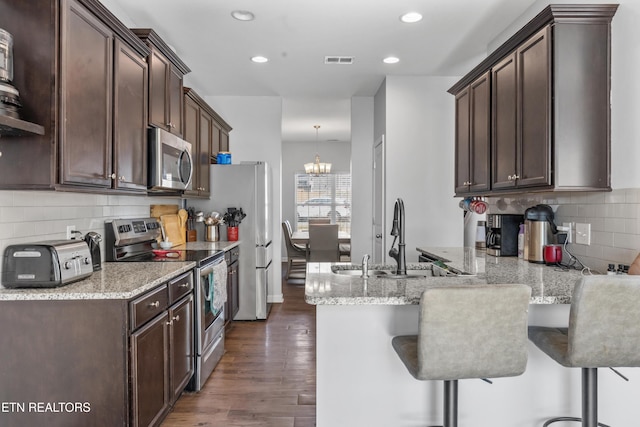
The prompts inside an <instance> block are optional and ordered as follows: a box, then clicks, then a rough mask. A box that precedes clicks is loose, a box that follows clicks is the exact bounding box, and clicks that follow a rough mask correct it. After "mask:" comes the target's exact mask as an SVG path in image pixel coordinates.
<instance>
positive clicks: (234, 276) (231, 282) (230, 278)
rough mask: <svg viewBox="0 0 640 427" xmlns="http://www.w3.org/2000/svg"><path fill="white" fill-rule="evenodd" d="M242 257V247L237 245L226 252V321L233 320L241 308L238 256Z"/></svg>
mask: <svg viewBox="0 0 640 427" xmlns="http://www.w3.org/2000/svg"><path fill="white" fill-rule="evenodd" d="M239 257H240V248H239V247H237V246H236V247H235V248H231V249H229V250H228V251H227V252H225V254H224V259H225V262H226V263H227V302H226V303H225V307H224V310H225V313H226V314H225V315H226V317H227V318H226V322H227V323H228V322H230V321H232V320H233V318H234V316H235V315H236V314H237V313H238V310H239V309H240V294H239V286H240V281H239V279H240V278H239V277H238V273H239V269H238V258H239Z"/></svg>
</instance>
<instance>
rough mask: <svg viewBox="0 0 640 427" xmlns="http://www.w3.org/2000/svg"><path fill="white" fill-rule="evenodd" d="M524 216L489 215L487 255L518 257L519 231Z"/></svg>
mask: <svg viewBox="0 0 640 427" xmlns="http://www.w3.org/2000/svg"><path fill="white" fill-rule="evenodd" d="M522 221H523V217H522V215H516V214H488V215H487V233H486V236H487V255H492V256H517V255H518V231H519V230H520V224H522Z"/></svg>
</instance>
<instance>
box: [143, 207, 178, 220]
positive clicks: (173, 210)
mask: <svg viewBox="0 0 640 427" xmlns="http://www.w3.org/2000/svg"><path fill="white" fill-rule="evenodd" d="M179 208H180V207H179V206H178V205H151V206H150V208H149V210H150V215H151V217H153V218H160V217H161V216H162V215H173V214H177V213H178V209H179Z"/></svg>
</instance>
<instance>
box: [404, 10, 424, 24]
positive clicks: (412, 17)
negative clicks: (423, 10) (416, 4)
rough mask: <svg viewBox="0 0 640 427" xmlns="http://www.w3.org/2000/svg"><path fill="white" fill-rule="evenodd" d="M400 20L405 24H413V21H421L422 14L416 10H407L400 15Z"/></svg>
mask: <svg viewBox="0 0 640 427" xmlns="http://www.w3.org/2000/svg"><path fill="white" fill-rule="evenodd" d="M400 20H401V21H402V22H405V23H407V24H413V23H414V22H419V21H422V15H421V14H419V13H418V12H409V13H405V14H404V15H402V16H401V17H400Z"/></svg>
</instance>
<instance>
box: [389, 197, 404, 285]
mask: <svg viewBox="0 0 640 427" xmlns="http://www.w3.org/2000/svg"><path fill="white" fill-rule="evenodd" d="M391 235H392V236H393V243H392V244H391V249H390V250H389V256H390V257H391V258H393V259H395V260H396V262H397V263H398V269H397V270H396V274H402V275H404V274H407V260H406V258H405V249H404V246H405V243H404V202H403V201H402V199H400V198H397V199H396V204H395V205H394V207H393V226H392V227H391ZM398 237H399V238H400V241H399V242H398V248H397V249H396V248H395V247H394V246H395V244H396V240H397V239H398Z"/></svg>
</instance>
